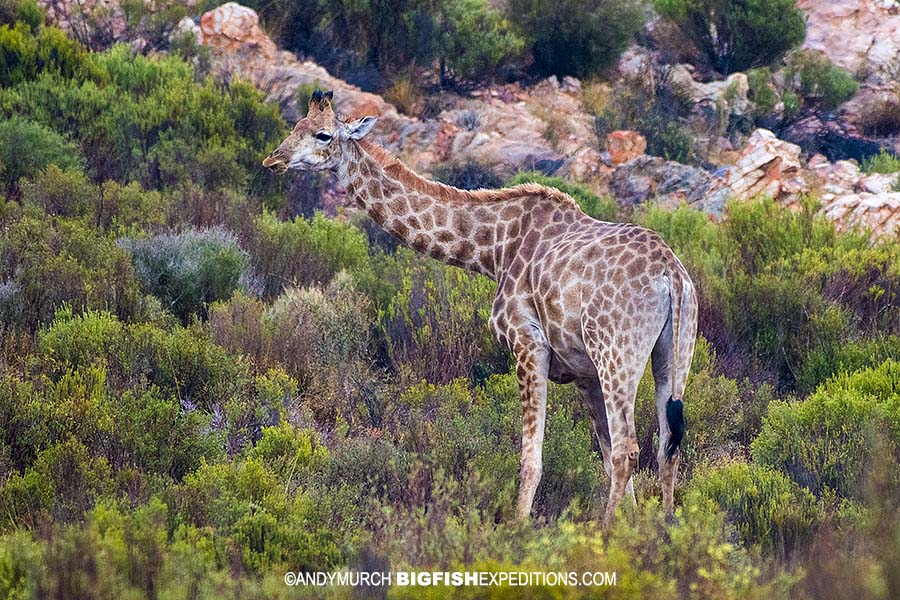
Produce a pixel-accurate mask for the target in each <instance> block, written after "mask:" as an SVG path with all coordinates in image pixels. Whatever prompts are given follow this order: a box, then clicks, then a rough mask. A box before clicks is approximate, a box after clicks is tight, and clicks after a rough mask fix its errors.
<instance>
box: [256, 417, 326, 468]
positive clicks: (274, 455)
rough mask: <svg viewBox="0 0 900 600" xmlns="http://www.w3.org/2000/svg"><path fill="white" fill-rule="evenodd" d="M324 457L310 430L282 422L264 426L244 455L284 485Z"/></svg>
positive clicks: (323, 452) (323, 450)
mask: <svg viewBox="0 0 900 600" xmlns="http://www.w3.org/2000/svg"><path fill="white" fill-rule="evenodd" d="M327 454H328V453H327V450H325V448H324V447H323V446H321V445H320V442H319V440H318V437H317V436H316V435H315V434H314V433H313V432H312V431H308V430H302V429H297V428H295V427H293V426H292V425H291V424H290V423H288V422H286V421H282V422H281V423H280V424H278V425H273V426H270V427H264V428H263V430H262V437H261V438H260V440H259V441H258V442H257V443H256V445H255V446H253V448H252V449H250V450H249V452H248V456H249V457H250V458H254V459H258V460H259V461H260V462H262V464H263V465H265V466H266V467H267V468H268V469H269V470H271V471H272V472H274V473H276V474H277V475H278V476H279V477H280V478H281V479H283V480H284V481H285V482H286V483H287V484H290V483H291V481H292V480H293V479H295V478H299V476H300V474H301V473H303V472H304V471H306V470H307V469H308V468H309V467H310V465H311V464H312V463H313V462H314V461H322V460H324V459H325V457H327Z"/></svg>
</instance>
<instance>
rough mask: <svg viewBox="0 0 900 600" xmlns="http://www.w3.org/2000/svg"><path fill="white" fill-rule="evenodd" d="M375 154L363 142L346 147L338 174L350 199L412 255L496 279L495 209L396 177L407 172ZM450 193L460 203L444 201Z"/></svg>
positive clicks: (498, 242) (498, 249)
mask: <svg viewBox="0 0 900 600" xmlns="http://www.w3.org/2000/svg"><path fill="white" fill-rule="evenodd" d="M379 151H380V152H383V151H381V150H380V149H378V148H374V147H373V146H369V145H367V144H366V143H365V142H362V143H358V142H349V143H348V146H347V148H346V149H345V151H344V160H343V161H342V162H341V164H340V165H339V166H338V168H337V175H338V178H339V179H340V181H341V183H342V184H343V185H344V186H345V187H346V189H347V194H348V195H349V196H350V199H351V200H352V201H354V202H355V203H356V204H357V205H358V206H360V207H361V208H363V209H365V210H366V212H367V213H368V214H369V216H370V217H372V219H373V220H374V221H375V222H376V223H377V224H378V225H379V226H380V227H382V228H383V229H384V230H386V231H387V232H389V233H391V234H392V235H394V236H395V237H397V238H399V239H401V240H402V241H404V242H405V243H406V244H407V245H408V246H410V247H411V248H413V249H415V250H416V251H418V252H420V253H422V254H425V255H427V256H431V257H432V258H436V259H438V260H440V261H442V262H445V263H447V264H451V265H454V266H458V267H462V268H465V269H468V270H470V271H475V272H477V273H481V274H483V275H487V276H488V277H490V278H491V279H494V280H496V279H497V275H498V270H499V267H500V265H501V263H502V259H503V252H502V248H501V242H503V232H501V231H498V227H502V224H501V222H502V219H501V218H500V215H499V214H498V210H499V207H497V206H492V205H491V204H490V203H484V202H471V201H467V198H469V195H467V193H466V192H462V191H460V190H456V189H454V188H450V187H448V186H443V185H440V184H436V183H434V182H428V181H426V180H422V179H421V178H418V176H414V175H413V177H415V179H414V180H410V178H409V177H410V176H409V175H407V176H406V177H403V176H398V170H400V169H402V170H403V172H404V173H411V172H409V171H406V170H405V168H404V167H402V165H400V163H399V162H396V163H395V164H389V165H385V164H384V160H379V159H378V158H377V157H376V156H373V155H372V152H379ZM392 175H393V176H392ZM429 192H431V193H429ZM435 193H437V194H438V195H443V196H444V197H443V198H442V197H436V195H435ZM453 194H458V195H459V196H460V198H458V199H449V198H447V196H449V195H453Z"/></svg>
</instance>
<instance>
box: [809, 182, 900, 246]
mask: <svg viewBox="0 0 900 600" xmlns="http://www.w3.org/2000/svg"><path fill="white" fill-rule="evenodd" d="M823 212H824V213H825V215H826V216H827V217H828V218H829V219H831V220H832V221H834V222H835V224H836V225H837V228H838V229H839V230H847V229H852V228H861V229H868V230H869V231H870V232H871V233H872V237H873V238H896V237H897V236H898V235H900V193H897V192H892V193H887V194H869V193H865V192H863V193H860V194H851V195H848V196H842V197H841V198H839V199H837V200H835V201H833V202H831V203H830V204H828V205H827V206H825V208H824V209H823Z"/></svg>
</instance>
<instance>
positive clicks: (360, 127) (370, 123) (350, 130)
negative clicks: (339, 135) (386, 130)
mask: <svg viewBox="0 0 900 600" xmlns="http://www.w3.org/2000/svg"><path fill="white" fill-rule="evenodd" d="M377 120H378V117H363V118H361V119H356V120H355V121H350V122H349V123H347V137H349V138H350V139H351V140H359V139H362V138H363V136H365V135H366V134H367V133H369V132H370V131H371V130H372V127H374V126H375V121H377Z"/></svg>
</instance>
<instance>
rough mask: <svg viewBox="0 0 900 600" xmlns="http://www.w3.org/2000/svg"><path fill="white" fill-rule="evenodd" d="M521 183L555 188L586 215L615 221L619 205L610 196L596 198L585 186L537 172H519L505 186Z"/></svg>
mask: <svg viewBox="0 0 900 600" xmlns="http://www.w3.org/2000/svg"><path fill="white" fill-rule="evenodd" d="M521 183H539V184H541V185H546V186H547V187H552V188H556V189H558V190H559V191H561V192H565V193H566V194H568V195H570V196H572V198H574V199H575V202H577V203H578V206H579V207H581V210H583V211H584V212H585V213H586V214H587V215H589V216H591V217H594V218H595V219H600V220H601V221H615V220H616V214H617V213H618V210H619V205H618V204H617V203H616V200H615V198H613V197H612V196H608V195H607V196H597V195H596V194H594V193H593V192H591V190H589V189H588V187H587V186H585V185H582V184H580V183H571V182H568V181H565V180H563V179H562V178H560V177H550V176H548V175H544V174H542V173H540V172H538V171H522V172H519V173H517V174H516V175H515V177H513V178H512V179H510V180H509V181H508V182H507V185H510V186H512V185H519V184H521Z"/></svg>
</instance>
